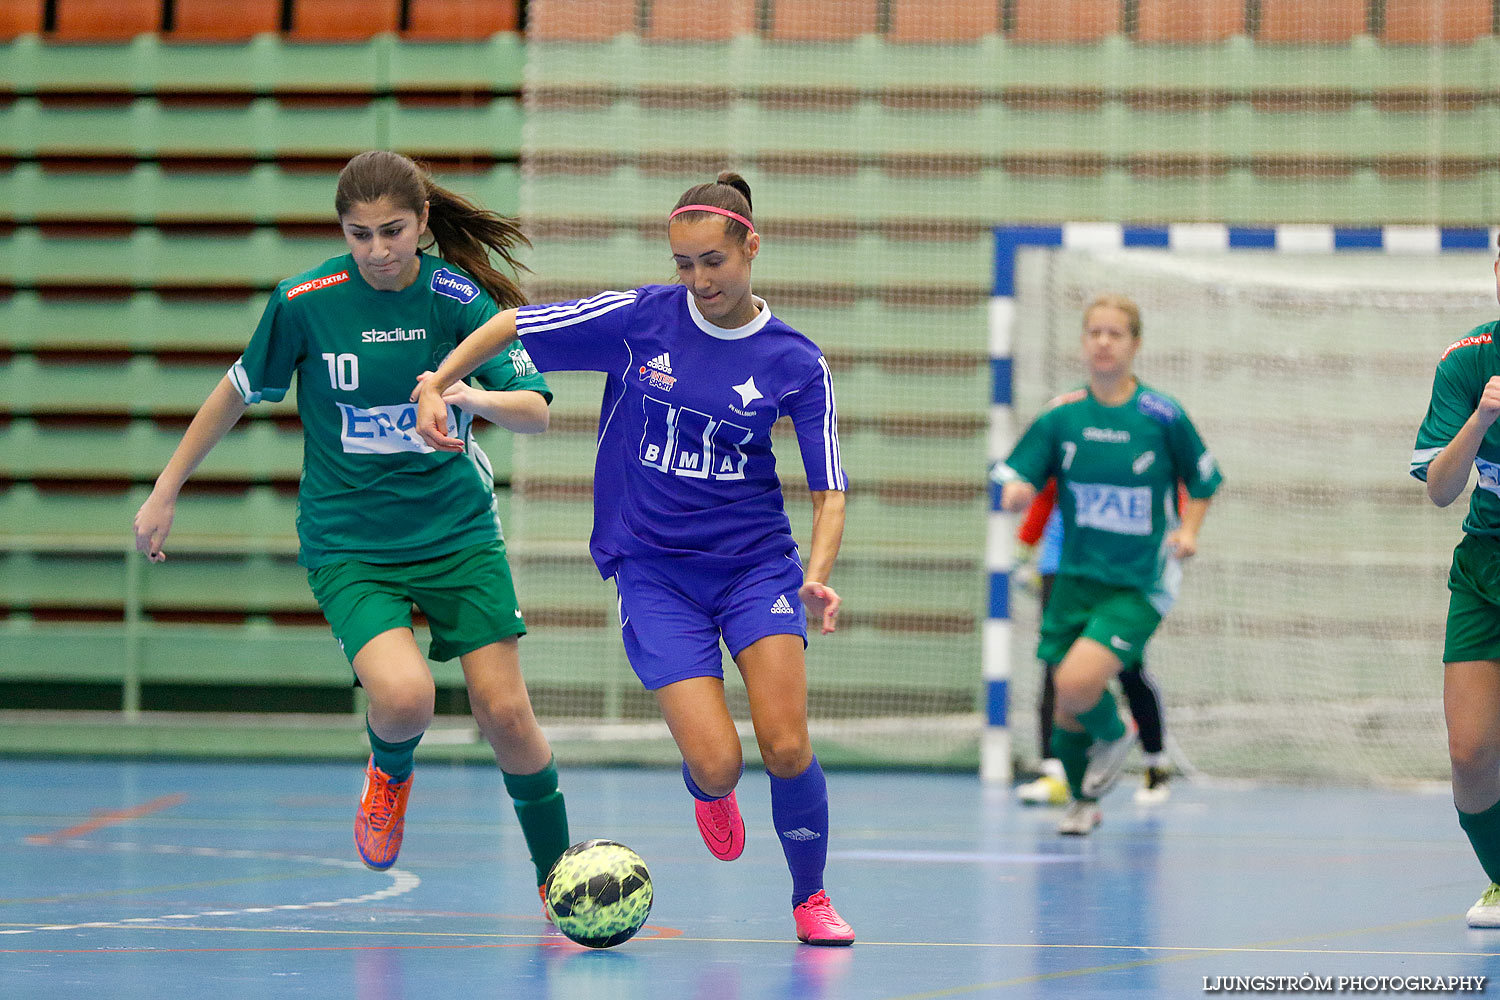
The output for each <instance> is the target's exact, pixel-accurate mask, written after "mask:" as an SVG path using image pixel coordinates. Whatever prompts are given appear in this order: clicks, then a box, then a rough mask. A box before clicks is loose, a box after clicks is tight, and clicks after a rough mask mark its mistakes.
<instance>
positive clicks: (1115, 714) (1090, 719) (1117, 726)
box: [1078, 688, 1125, 742]
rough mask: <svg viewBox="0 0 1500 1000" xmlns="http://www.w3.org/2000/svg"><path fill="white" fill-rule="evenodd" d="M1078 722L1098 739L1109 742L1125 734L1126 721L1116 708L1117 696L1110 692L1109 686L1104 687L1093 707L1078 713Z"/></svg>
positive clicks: (1085, 730)
mask: <svg viewBox="0 0 1500 1000" xmlns="http://www.w3.org/2000/svg"><path fill="white" fill-rule="evenodd" d="M1078 723H1079V725H1081V726H1083V731H1084V732H1086V733H1088V734H1089V735H1090V736H1092V737H1093V738H1094V739H1096V740H1103V741H1105V742H1109V741H1110V740H1117V739H1119V738H1120V737H1121V736H1124V735H1125V722H1124V720H1122V719H1121V718H1120V712H1119V710H1118V709H1116V708H1115V696H1114V695H1112V694H1110V693H1109V688H1105V689H1104V693H1103V694H1101V695H1100V696H1099V701H1098V703H1097V704H1095V705H1094V707H1093V708H1091V709H1089V710H1088V711H1087V712H1080V713H1079V714H1078Z"/></svg>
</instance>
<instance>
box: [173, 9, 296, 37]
mask: <svg viewBox="0 0 1500 1000" xmlns="http://www.w3.org/2000/svg"><path fill="white" fill-rule="evenodd" d="M281 7H282V5H281V0H234V2H233V3H225V2H224V0H173V2H172V30H171V31H170V32H168V33H167V34H166V35H165V37H166V38H167V39H168V40H170V41H174V42H196V43H202V42H222V43H229V42H247V41H249V40H250V39H252V38H254V37H255V36H256V35H261V34H268V33H272V32H277V31H280V30H281Z"/></svg>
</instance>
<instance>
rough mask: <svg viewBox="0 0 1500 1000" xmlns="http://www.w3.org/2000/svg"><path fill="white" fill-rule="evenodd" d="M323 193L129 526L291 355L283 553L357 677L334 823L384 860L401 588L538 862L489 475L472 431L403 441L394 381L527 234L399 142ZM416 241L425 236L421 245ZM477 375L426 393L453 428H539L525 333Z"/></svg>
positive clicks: (543, 797)
mask: <svg viewBox="0 0 1500 1000" xmlns="http://www.w3.org/2000/svg"><path fill="white" fill-rule="evenodd" d="M334 208H335V210H336V212H337V216H338V221H339V225H340V227H341V229H342V231H343V236H344V241H345V242H346V243H347V244H348V248H349V252H348V253H347V254H344V255H341V256H338V257H334V258H332V259H330V260H328V261H325V262H324V263H323V264H321V265H319V266H318V267H316V268H313V269H312V270H310V271H307V272H304V273H302V274H300V275H297V276H295V277H292V278H288V279H287V280H285V281H283V282H282V283H281V284H279V285H278V286H277V287H276V290H275V291H274V292H273V293H272V295H271V298H270V301H269V303H268V304H267V306H266V309H265V312H264V314H263V316H262V318H261V321H260V324H259V326H258V328H257V329H256V331H255V333H254V335H253V336H252V337H251V339H250V342H249V344H248V345H247V346H246V348H245V352H244V354H242V355H241V356H240V359H239V360H238V361H237V362H236V363H235V365H234V366H233V367H232V368H231V369H230V370H229V373H228V374H227V375H226V376H225V377H224V378H223V379H221V380H220V382H219V384H218V385H217V386H216V387H215V389H214V390H213V392H212V393H211V394H210V395H209V397H208V399H207V400H206V401H205V402H204V403H203V405H202V406H201V407H200V408H199V410H198V412H197V414H196V415H195V416H194V418H193V420H192V423H191V424H190V425H189V426H188V429H187V431H186V432H185V433H184V435H183V439H182V442H181V443H180V444H179V445H178V447H177V449H176V451H175V452H174V453H173V455H172V458H171V459H170V461H168V463H167V466H166V468H165V469H164V470H163V471H162V473H161V475H160V476H159V477H158V479H157V481H156V486H155V488H154V489H153V490H152V492H151V495H150V496H149V497H148V498H147V500H146V502H145V503H144V504H142V505H141V508H140V510H139V511H138V512H137V514H136V517H135V535H136V548H137V550H139V551H140V552H142V553H144V554H145V555H146V556H147V558H148V559H150V561H152V562H162V561H163V560H165V559H166V554H165V552H164V551H163V545H164V544H165V543H166V540H167V535H168V533H169V532H170V530H171V527H172V518H173V515H174V513H175V509H176V503H177V498H178V494H179V492H180V491H181V489H182V487H183V484H184V483H185V482H186V481H187V479H188V477H189V476H190V475H191V474H192V473H193V471H194V470H195V469H196V468H197V467H198V465H199V463H200V462H202V460H203V459H204V458H205V457H206V456H207V455H208V453H209V452H210V451H211V450H212V449H213V447H214V446H215V445H216V444H217V443H218V442H219V441H220V440H221V439H222V438H223V437H224V435H225V434H227V433H228V432H229V430H230V428H232V427H233V426H234V424H235V423H236V422H237V421H238V420H239V419H240V417H241V416H242V415H243V414H244V413H245V411H246V409H247V408H248V407H249V406H250V405H251V404H253V403H255V402H259V401H261V400H267V401H273V402H274V401H276V400H279V399H281V398H283V397H284V395H285V394H286V392H287V391H288V389H289V388H290V386H291V384H292V377H293V375H295V376H296V383H297V403H298V413H299V416H300V417H301V419H302V425H303V471H302V477H301V481H300V483H299V486H298V510H297V531H298V537H299V541H300V543H301V546H300V555H299V561H300V562H301V563H302V564H303V565H304V566H305V567H307V570H308V582H309V584H310V585H311V587H312V590H313V593H314V595H315V596H316V597H317V600H318V605H319V607H320V608H321V609H322V611H323V614H324V616H325V617H326V618H327V620H328V622H329V625H330V626H331V627H332V629H333V632H334V636H335V637H336V638H337V639H338V641H339V645H340V646H341V648H342V649H343V650H344V654H345V655H346V656H347V657H348V659H349V661H350V663H351V665H352V666H353V669H354V674H355V677H356V678H357V680H358V683H359V684H360V685H362V686H363V687H364V689H365V692H366V693H367V695H368V696H369V709H368V713H367V716H366V724H367V729H368V733H369V739H370V745H371V751H372V752H371V756H370V759H369V762H368V764H367V766H366V769H365V787H364V791H363V793H362V794H361V797H360V803H359V806H358V808H357V809H356V811H355V824H354V839H355V845H356V847H357V849H358V851H359V854H360V857H361V859H362V860H363V861H364V862H365V864H367V865H369V866H370V867H371V868H374V869H376V870H384V869H387V868H389V867H390V866H391V865H392V864H394V863H395V860H396V856H397V852H398V851H399V850H400V847H401V840H402V835H403V831H404V828H405V812H406V804H407V798H408V796H409V794H410V792H411V787H412V780H413V768H414V754H415V751H416V747H417V743H418V742H419V741H420V740H421V738H422V734H423V733H424V732H425V731H426V729H427V727H428V725H429V724H430V723H431V721H432V717H433V712H434V707H435V700H436V690H435V684H434V681H433V678H432V673H431V670H430V669H429V668H428V665H427V661H426V659H425V658H424V657H423V655H422V653H421V652H420V651H419V649H418V647H417V643H416V639H415V636H414V635H413V632H412V619H411V609H412V606H413V604H415V605H416V606H417V607H418V608H420V609H421V610H422V612H423V613H424V615H425V616H426V617H427V619H428V623H429V625H430V627H431V630H432V646H431V649H430V651H429V655H430V656H431V657H432V658H433V659H436V660H449V659H452V658H454V657H455V656H456V657H458V658H459V661H460V663H461V664H462V667H463V675H464V681H465V684H466V685H467V687H468V693H469V701H470V705H471V708H472V711H473V714H474V719H475V722H476V723H477V724H478V726H479V729H480V731H481V732H482V733H483V734H484V736H485V738H486V739H487V740H488V741H489V743H490V745H491V747H492V748H493V750H494V753H495V759H496V761H497V763H498V764H499V766H500V769H501V772H502V775H503V777H504V783H505V787H506V790H507V792H508V793H509V795H510V797H511V799H512V801H513V805H514V806H515V809H516V813H517V815H518V817H519V818H520V821H521V828H522V832H523V834H524V835H525V838H526V842H527V846H528V848H529V849H530V853H531V859H532V862H533V864H534V865H535V867H536V873H537V882H538V884H540V883H541V882H542V880H543V879H544V877H545V876H546V874H547V872H548V871H549V870H550V869H551V867H552V864H553V863H554V862H555V861H556V860H557V858H558V856H559V855H561V853H562V852H563V851H564V850H566V849H567V847H568V844H569V838H568V824H567V812H566V807H565V805H564V802H563V798H562V793H561V792H560V791H558V787H557V771H556V768H555V766H554V763H553V759H552V750H551V747H550V746H549V744H548V742H547V739H546V737H545V736H544V735H543V733H542V730H541V728H540V726H538V725H537V721H536V717H535V716H534V714H533V713H532V707H531V700H530V697H529V695H528V693H527V690H526V685H525V681H524V680H523V678H522V675H521V667H520V660H519V654H518V641H517V640H518V639H519V637H520V636H522V635H524V634H525V632H526V625H525V621H524V620H523V619H522V617H521V612H520V609H519V607H518V606H517V602H516V597H515V590H514V587H513V585H512V582H511V575H510V568H509V564H508V562H507V560H506V556H505V546H504V542H503V540H502V536H501V532H500V524H499V518H498V515H497V512H496V505H495V499H494V491H493V490H494V482H493V477H492V475H491V472H490V468H489V463H488V461H487V460H485V459H484V458H483V454H482V452H477V451H476V452H475V453H474V454H472V455H467V454H466V455H450V454H447V453H443V452H437V451H434V450H433V449H432V448H430V447H428V446H427V445H426V444H425V443H423V442H422V440H421V438H420V437H419V436H418V435H417V434H416V433H415V431H414V430H413V429H412V428H413V426H414V424H415V408H414V407H413V406H411V404H409V403H408V401H407V395H408V394H409V393H410V390H411V384H412V381H413V380H414V379H421V378H423V377H425V375H426V374H427V373H430V372H431V371H432V370H433V369H436V368H437V367H438V365H439V364H440V363H441V362H442V360H443V358H444V357H445V356H446V355H447V353H448V352H449V351H451V350H452V349H453V348H454V347H456V346H457V345H458V343H459V342H461V341H462V340H463V338H464V337H465V336H467V335H468V334H469V333H470V332H471V331H472V330H474V329H475V328H476V327H478V326H481V325H482V324H483V323H484V321H485V320H487V319H488V318H489V317H490V316H492V315H494V314H495V313H496V312H497V311H498V308H511V307H514V306H517V305H521V304H523V303H524V301H525V300H524V297H523V296H522V295H521V292H520V289H519V287H518V286H517V284H516V282H515V280H514V279H513V278H512V277H511V276H510V275H508V274H507V273H505V272H503V271H501V270H499V269H497V268H496V266H495V265H494V264H493V263H492V262H491V254H496V255H498V256H499V257H500V258H501V261H502V262H503V266H504V267H506V268H507V269H510V270H514V269H515V268H517V267H519V266H520V265H519V264H517V262H516V261H515V259H514V258H513V257H512V249H513V248H514V247H516V246H518V245H520V244H522V243H525V242H526V240H525V237H524V236H523V235H522V233H521V231H520V229H519V228H517V226H516V225H515V223H514V222H513V221H512V220H510V219H507V218H504V217H502V216H499V215H497V214H495V213H493V212H490V211H487V210H485V209H482V208H480V207H478V206H476V205H474V204H472V203H470V202H469V201H467V200H465V199H463V198H461V197H459V196H458V195H455V194H454V193H452V192H451V191H448V190H445V189H444V188H442V187H440V186H439V185H437V184H436V183H434V181H433V180H432V178H431V176H430V175H429V174H428V173H427V171H426V170H425V169H424V168H422V167H421V166H419V165H418V164H416V163H414V162H413V161H412V160H410V159H408V158H406V157H405V156H401V155H400V154H397V153H390V152H383V151H372V152H367V153H361V154H360V155H358V156H356V157H354V158H353V159H351V160H350V161H349V163H348V164H347V165H346V166H345V167H344V168H343V170H342V171H341V172H340V174H339V178H338V186H337V190H336V192H335V196H334ZM431 248H435V249H436V254H429V253H426V252H424V249H431ZM497 303H498V306H497ZM475 380H476V381H477V382H478V383H479V386H478V387H475V386H471V385H467V384H462V383H459V384H455V385H453V386H452V387H450V388H449V389H448V390H447V391H446V392H445V393H444V394H443V398H444V400H445V402H447V403H448V405H449V406H450V408H451V416H452V419H454V420H455V423H456V424H457V426H459V427H460V428H461V430H462V433H464V434H465V436H466V437H467V436H470V435H471V434H472V422H473V419H474V417H476V416H477V417H483V418H484V419H486V420H489V421H491V422H493V423H496V424H498V425H500V426H501V427H504V428H506V429H508V430H510V431H513V432H516V433H527V434H531V433H539V432H541V431H543V430H545V429H546V427H547V423H548V415H547V407H548V404H549V403H550V401H551V398H552V397H551V392H550V391H549V390H548V388H547V385H546V382H545V381H544V380H543V379H542V378H541V376H540V375H539V374H538V373H537V371H536V369H535V367H534V366H532V365H531V364H530V359H529V358H528V356H527V355H526V354H525V352H524V351H522V350H519V349H517V350H516V351H513V352H512V353H511V354H510V355H508V356H505V357H503V358H497V359H495V362H494V363H493V364H492V366H491V367H489V368H487V369H484V370H480V371H476V372H475Z"/></svg>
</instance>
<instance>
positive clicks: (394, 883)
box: [0, 796, 422, 935]
mask: <svg viewBox="0 0 1500 1000" xmlns="http://www.w3.org/2000/svg"><path fill="white" fill-rule="evenodd" d="M168 797H169V798H170V796H168ZM147 804H148V805H149V804H150V803H147ZM138 808H139V807H138ZM101 818H102V817H101ZM26 842H27V843H28V844H31V843H34V842H33V841H32V840H31V839H30V838H27V840H26ZM41 843H42V844H45V845H46V846H52V847H58V846H60V847H69V848H74V849H76V850H100V849H103V850H111V851H124V852H129V853H150V854H190V855H193V856H196V857H206V858H239V859H254V860H259V861H292V862H297V863H299V864H312V865H324V866H327V867H331V868H350V869H354V870H356V871H361V872H362V871H364V870H365V865H364V863H363V862H360V861H350V860H348V859H346V858H320V857H317V856H316V855H312V854H288V853H285V852H281V851H253V850H248V849H242V848H223V847H188V846H184V845H181V844H138V843H132V842H113V843H112V842H99V841H92V840H58V841H42V842H41ZM380 874H382V875H386V876H388V877H389V878H390V879H391V884H390V885H388V886H386V887H385V888H384V889H379V890H376V891H375V892H367V893H365V894H363V895H361V896H345V897H343V898H341V899H325V900H314V901H312V902H307V903H277V904H272V905H270V906H242V907H238V908H235V909H228V910H224V909H218V910H200V911H197V912H194V913H166V914H162V915H161V916H156V917H122V918H120V919H118V920H89V921H83V922H80V923H72V924H30V925H25V926H21V927H12V928H10V929H6V930H0V934H3V935H16V934H34V933H37V932H39V931H71V930H80V929H83V928H106V927H107V928H121V927H140V926H141V925H143V924H160V923H161V922H162V921H167V920H196V919H198V918H200V917H230V916H239V915H242V914H246V913H280V912H286V911H291V910H321V909H330V908H332V907H337V906H355V905H358V904H360V903H373V902H377V901H379V900H382V899H391V898H393V897H396V896H400V895H403V894H405V893H408V892H411V891H412V890H413V889H415V888H416V887H417V886H419V885H421V884H422V880H421V879H420V878H419V877H417V875H416V874H414V873H413V872H409V871H406V870H405V869H403V868H390V869H387V870H386V871H384V872H381V873H380Z"/></svg>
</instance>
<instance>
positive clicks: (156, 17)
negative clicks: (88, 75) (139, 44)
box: [48, 0, 162, 42]
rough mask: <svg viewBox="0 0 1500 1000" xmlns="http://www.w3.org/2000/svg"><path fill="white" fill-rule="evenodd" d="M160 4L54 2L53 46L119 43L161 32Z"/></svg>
mask: <svg viewBox="0 0 1500 1000" xmlns="http://www.w3.org/2000/svg"><path fill="white" fill-rule="evenodd" d="M161 15H162V5H161V0H56V24H55V26H54V28H53V30H52V31H51V32H49V33H48V37H49V39H50V40H52V41H54V42H119V41H128V40H130V39H131V38H134V37H135V36H136V35H144V34H150V33H152V32H155V31H159V30H161V26H162V25H161V21H162V18H161Z"/></svg>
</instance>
